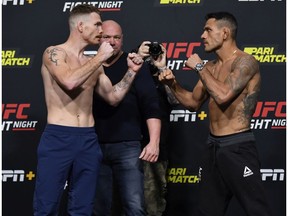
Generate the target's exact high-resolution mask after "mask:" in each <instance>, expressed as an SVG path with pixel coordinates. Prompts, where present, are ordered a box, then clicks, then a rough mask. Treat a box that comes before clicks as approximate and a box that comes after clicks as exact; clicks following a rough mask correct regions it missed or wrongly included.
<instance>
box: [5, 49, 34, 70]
mask: <svg viewBox="0 0 288 216" xmlns="http://www.w3.org/2000/svg"><path fill="white" fill-rule="evenodd" d="M19 53H20V49H3V50H2V52H1V55H2V67H3V68H30V67H31V66H32V63H33V56H32V55H20V54H19Z"/></svg>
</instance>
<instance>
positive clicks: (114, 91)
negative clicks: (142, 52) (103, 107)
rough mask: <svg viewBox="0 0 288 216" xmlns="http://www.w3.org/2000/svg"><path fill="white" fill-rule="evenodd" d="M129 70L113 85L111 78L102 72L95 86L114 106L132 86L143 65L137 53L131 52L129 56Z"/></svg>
mask: <svg viewBox="0 0 288 216" xmlns="http://www.w3.org/2000/svg"><path fill="white" fill-rule="evenodd" d="M127 64H128V70H127V72H126V74H125V75H124V77H123V78H122V80H121V81H120V82H118V83H117V84H115V85H114V86H112V83H111V81H110V79H109V78H108V77H107V76H106V75H105V73H104V72H102V73H101V74H100V75H99V79H98V82H97V85H96V88H95V91H96V92H97V93H98V94H99V95H100V96H101V97H103V98H104V100H105V101H106V102H107V103H109V104H110V105H112V106H117V105H118V104H119V103H120V101H121V100H122V99H123V98H124V96H125V95H126V93H127V92H128V90H129V89H130V87H131V84H132V82H133V80H134V79H135V76H136V74H137V72H138V71H139V69H140V68H141V67H142V64H143V60H142V58H141V57H140V56H139V55H137V54H136V53H129V54H128V57H127Z"/></svg>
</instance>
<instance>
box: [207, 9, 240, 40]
mask: <svg viewBox="0 0 288 216" xmlns="http://www.w3.org/2000/svg"><path fill="white" fill-rule="evenodd" d="M213 18H214V19H216V20H217V21H223V22H221V24H223V25H225V26H227V27H229V28H230V29H231V33H232V35H231V37H232V38H233V39H236V36H237V29H238V23H237V20H236V18H235V17H234V16H233V15H232V14H231V13H229V12H214V13H208V14H207V15H206V16H205V20H206V21H207V20H208V19H213Z"/></svg>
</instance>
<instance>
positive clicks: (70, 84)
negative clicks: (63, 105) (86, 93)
mask: <svg viewBox="0 0 288 216" xmlns="http://www.w3.org/2000/svg"><path fill="white" fill-rule="evenodd" d="M62 86H63V87H64V89H66V90H67V91H73V90H75V89H77V88H78V87H79V85H78V83H77V82H73V81H71V82H67V81H66V82H63V83H62Z"/></svg>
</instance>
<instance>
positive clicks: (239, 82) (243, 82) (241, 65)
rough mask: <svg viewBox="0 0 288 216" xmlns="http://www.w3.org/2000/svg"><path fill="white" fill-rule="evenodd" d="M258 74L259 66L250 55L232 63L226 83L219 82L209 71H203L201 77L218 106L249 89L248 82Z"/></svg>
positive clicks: (238, 58)
mask: <svg viewBox="0 0 288 216" xmlns="http://www.w3.org/2000/svg"><path fill="white" fill-rule="evenodd" d="M220 73H221V71H220ZM257 73H258V74H259V66H258V63H257V61H256V60H255V58H254V57H252V56H250V55H242V56H240V57H237V58H236V59H235V60H234V62H233V63H232V65H231V71H229V74H228V76H227V78H226V79H225V81H224V82H222V81H219V80H217V79H216V78H215V77H214V76H213V75H212V74H211V72H210V71H209V70H208V69H203V70H202V71H201V72H200V73H199V75H200V79H201V81H202V83H203V85H204V86H205V88H206V89H207V91H208V92H209V94H210V96H211V97H212V98H213V99H214V100H215V102H216V103H217V104H218V105H226V104H227V103H230V102H231V101H232V100H234V99H235V97H236V96H237V95H239V94H240V93H241V92H242V91H243V89H244V88H246V87H247V85H248V82H249V81H250V80H251V79H252V78H253V77H254V76H255V74H257Z"/></svg>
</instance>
